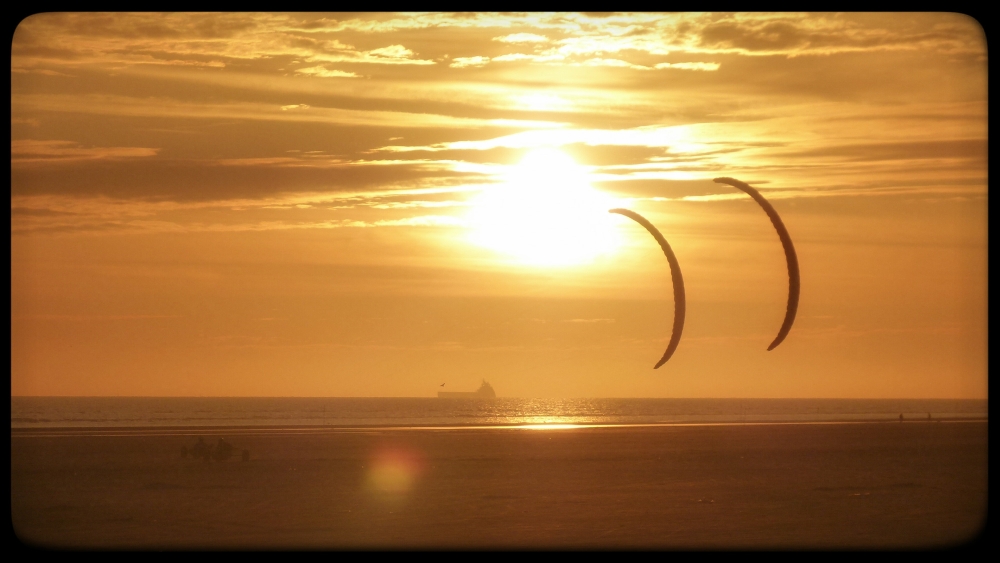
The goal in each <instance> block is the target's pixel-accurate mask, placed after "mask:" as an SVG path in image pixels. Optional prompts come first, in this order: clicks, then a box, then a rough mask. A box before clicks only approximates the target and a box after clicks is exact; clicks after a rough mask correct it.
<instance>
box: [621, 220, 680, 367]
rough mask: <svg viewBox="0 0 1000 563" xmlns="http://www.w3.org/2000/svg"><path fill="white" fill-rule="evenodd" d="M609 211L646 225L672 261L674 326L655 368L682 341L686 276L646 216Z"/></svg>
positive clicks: (672, 352)
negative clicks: (684, 276)
mask: <svg viewBox="0 0 1000 563" xmlns="http://www.w3.org/2000/svg"><path fill="white" fill-rule="evenodd" d="M608 213H617V214H619V215H624V216H626V217H628V218H629V219H632V220H633V221H635V222H636V223H639V224H640V225H642V226H643V227H645V228H646V230H647V231H649V234H651V235H653V238H655V239H656V242H658V243H660V248H662V249H663V254H665V255H666V257H667V262H669V263H670V279H671V281H673V284H674V327H673V331H672V332H671V334H670V343H669V344H667V351H666V352H664V353H663V357H662V358H660V361H658V362H656V365H655V366H653V369H657V368H659V367H660V366H662V365H663V364H665V363H667V360H669V359H670V356H672V355H673V354H674V350H676V349H677V344H678V343H680V341H681V332H683V331H684V312H685V307H686V306H685V301H684V278H683V277H681V266H680V264H678V263H677V257H676V256H674V251H673V250H672V249H671V248H670V244H668V243H667V239H665V238H663V235H661V234H660V231H658V230H657V229H656V227H654V226H653V224H652V223H650V222H649V221H647V220H646V218H645V217H643V216H642V215H639V214H638V213H636V212H635V211H629V210H628V209H609V210H608Z"/></svg>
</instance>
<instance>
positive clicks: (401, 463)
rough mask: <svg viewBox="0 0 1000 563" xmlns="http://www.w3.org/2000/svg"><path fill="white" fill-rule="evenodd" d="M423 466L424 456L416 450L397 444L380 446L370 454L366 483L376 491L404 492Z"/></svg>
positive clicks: (411, 486) (424, 466)
mask: <svg viewBox="0 0 1000 563" xmlns="http://www.w3.org/2000/svg"><path fill="white" fill-rule="evenodd" d="M425 468H426V463H425V462H424V458H423V456H422V455H421V454H420V452H418V451H416V450H412V449H409V448H404V447H399V446H394V447H385V448H381V449H379V450H377V451H376V452H375V453H374V455H372V459H371V461H370V463H369V465H368V476H367V480H366V485H367V487H368V489H369V490H371V491H374V492H378V493H386V494H402V493H406V492H409V491H410V489H412V488H413V485H414V484H415V483H416V481H417V479H418V478H419V477H420V476H421V475H422V474H423V472H424V470H425Z"/></svg>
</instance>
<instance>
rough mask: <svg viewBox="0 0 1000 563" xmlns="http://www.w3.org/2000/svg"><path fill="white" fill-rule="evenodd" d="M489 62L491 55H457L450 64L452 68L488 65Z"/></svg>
mask: <svg viewBox="0 0 1000 563" xmlns="http://www.w3.org/2000/svg"><path fill="white" fill-rule="evenodd" d="M489 62H490V58H489V57H456V58H455V59H453V60H452V61H451V64H450V65H448V66H450V67H452V68H467V67H480V66H486V64H487V63H489Z"/></svg>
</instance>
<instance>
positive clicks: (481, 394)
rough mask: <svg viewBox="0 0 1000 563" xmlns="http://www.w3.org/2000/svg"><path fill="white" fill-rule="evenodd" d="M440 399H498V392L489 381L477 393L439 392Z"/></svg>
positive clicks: (484, 382)
mask: <svg viewBox="0 0 1000 563" xmlns="http://www.w3.org/2000/svg"><path fill="white" fill-rule="evenodd" d="M438 398H439V399H496V398H497V394H496V391H494V390H493V386H492V385H490V383H489V381H486V380H485V379H484V380H483V384H482V385H480V386H479V389H477V390H476V391H438Z"/></svg>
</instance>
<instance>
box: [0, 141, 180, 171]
mask: <svg viewBox="0 0 1000 563" xmlns="http://www.w3.org/2000/svg"><path fill="white" fill-rule="evenodd" d="M159 150H160V149H155V148H146V147H82V146H80V144H79V143H77V142H74V141H58V140H47V141H40V140H34V139H18V140H12V141H11V142H10V162H11V164H12V165H14V164H28V163H46V164H53V163H68V162H79V161H84V160H117V159H126V158H143V157H151V156H156V154H157V153H158V152H159Z"/></svg>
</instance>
